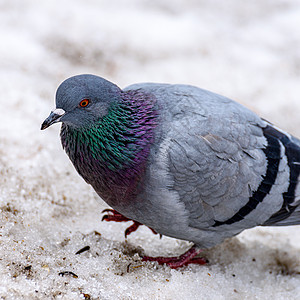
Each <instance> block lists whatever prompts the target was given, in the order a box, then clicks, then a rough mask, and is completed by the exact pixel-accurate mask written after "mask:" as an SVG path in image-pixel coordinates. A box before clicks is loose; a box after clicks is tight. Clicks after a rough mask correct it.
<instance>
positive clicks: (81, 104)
mask: <svg viewBox="0 0 300 300" xmlns="http://www.w3.org/2000/svg"><path fill="white" fill-rule="evenodd" d="M89 103H90V100H89V99H83V100H81V101H80V103H79V106H80V107H86V106H87V105H88V104H89Z"/></svg>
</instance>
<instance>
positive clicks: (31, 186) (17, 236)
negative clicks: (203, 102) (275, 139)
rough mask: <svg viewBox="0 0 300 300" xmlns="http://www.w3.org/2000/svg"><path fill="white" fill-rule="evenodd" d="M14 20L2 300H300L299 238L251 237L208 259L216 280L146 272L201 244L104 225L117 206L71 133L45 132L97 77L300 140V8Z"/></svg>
mask: <svg viewBox="0 0 300 300" xmlns="http://www.w3.org/2000/svg"><path fill="white" fill-rule="evenodd" d="M0 8H1V9H0V24H1V26H0V37H1V44H0V67H1V68H0V82H1V91H2V92H1V98H0V104H1V108H0V173H1V176H0V209H1V219H0V220H1V221H0V222H1V224H0V248H1V256H0V297H1V299H300V257H299V254H300V234H299V233H300V228H299V227H298V226H291V227H286V228H255V229H251V230H246V231H244V232H243V233H242V234H240V235H238V236H237V237H235V238H232V239H230V240H228V241H226V242H224V243H223V244H221V245H219V246H216V247H215V248H213V249H210V250H206V251H205V252H204V253H203V256H205V257H206V258H208V259H209V261H210V262H209V264H207V265H206V266H198V265H189V266H187V267H184V268H180V269H177V270H171V269H170V268H168V267H166V266H159V265H157V264H156V263H145V262H142V261H141V256H140V255H142V254H143V253H144V254H147V255H152V256H158V255H159V256H163V255H164V256H166V255H172V256H173V255H179V254H181V253H183V252H184V251H185V250H187V249H188V248H189V246H190V244H189V243H187V242H184V241H179V240H175V239H171V238H167V237H163V238H162V239H160V238H159V237H158V236H157V235H154V234H152V232H151V231H150V230H149V229H148V228H146V227H144V226H143V227H142V228H140V229H138V231H137V232H135V233H132V234H131V235H130V236H129V237H128V238H127V240H125V238H124V230H125V229H126V228H127V227H128V226H129V225H130V223H127V224H126V223H123V224H122V223H112V222H111V223H108V222H101V218H102V215H103V214H101V211H102V210H103V209H105V208H107V207H108V206H107V205H106V204H105V203H104V202H103V201H102V200H101V199H99V197H98V196H97V195H96V194H95V192H93V190H92V188H91V187H90V186H88V185H87V184H86V183H85V182H84V181H83V180H82V179H81V178H80V177H79V176H78V175H77V173H76V171H75V169H74V168H73V166H72V165H71V163H70V162H69V159H68V158H67V156H66V154H65V153H64V151H63V150H62V148H61V145H60V141H59V125H55V126H52V127H51V128H49V129H47V130H45V131H40V125H41V123H42V121H43V120H44V119H45V118H46V117H47V116H48V114H49V113H50V111H51V110H52V109H53V108H54V95H55V90H56V88H57V86H58V85H59V83H60V82H61V81H62V80H64V79H65V78H67V77H70V76H72V75H75V74H80V73H93V74H98V75H100V76H103V77H105V78H107V79H109V80H111V81H113V82H115V83H117V84H118V85H119V86H120V87H125V86H126V85H129V84H132V83H137V82H145V81H151V82H169V83H186V84H194V85H197V86H200V87H202V88H205V89H208V90H212V91H214V92H217V93H219V94H223V95H225V96H227V97H231V98H233V99H235V100H237V101H238V102H241V103H243V104H244V105H246V106H248V107H249V108H251V109H253V110H255V111H256V112H257V113H258V114H259V115H261V116H263V117H264V118H266V119H268V120H270V121H271V122H273V123H275V124H276V125H277V126H279V127H281V128H282V129H284V130H287V131H289V132H290V133H292V134H294V135H296V136H298V137H300V118H299V113H300V100H299V97H300V84H299V75H300V51H299V50H300V2H299V1H298V0H251V1H240V0H227V1H218V0H164V1H159V0H152V1H150V0H130V1H129V0H122V1H121V0H120V1H117V0H73V1H71V0H61V1H57V0H53V1H50V0H49V1H35V0H22V1H21V0H20V1H18V0H10V1H0ZM85 246H89V247H90V250H88V251H85V252H83V253H81V254H77V255H76V254H75V253H76V252H77V251H78V250H80V249H81V248H83V247H85ZM62 272H69V273H62ZM70 272H73V273H74V274H76V275H77V276H75V275H72V274H73V273H70ZM59 273H61V275H59ZM62 274H64V276H62Z"/></svg>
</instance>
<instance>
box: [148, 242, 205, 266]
mask: <svg viewBox="0 0 300 300" xmlns="http://www.w3.org/2000/svg"><path fill="white" fill-rule="evenodd" d="M200 252H201V250H200V249H197V248H196V247H195V246H193V247H192V248H191V249H189V250H188V251H187V252H185V253H184V254H182V255H180V256H174V257H162V256H159V257H150V256H144V257H143V261H157V262H158V263H159V264H160V265H162V264H167V265H168V266H169V267H170V268H171V269H177V268H180V267H183V266H187V265H189V264H199V265H204V264H206V263H207V262H208V261H207V260H206V259H205V258H201V257H195V256H196V255H198V254H199V253H200Z"/></svg>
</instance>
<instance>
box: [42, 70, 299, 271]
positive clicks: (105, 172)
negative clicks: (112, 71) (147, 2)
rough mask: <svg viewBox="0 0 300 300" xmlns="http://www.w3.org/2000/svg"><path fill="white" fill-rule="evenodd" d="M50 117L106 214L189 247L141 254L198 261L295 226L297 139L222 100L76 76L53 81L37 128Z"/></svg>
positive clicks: (196, 91)
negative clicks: (175, 252) (260, 229)
mask: <svg viewBox="0 0 300 300" xmlns="http://www.w3.org/2000/svg"><path fill="white" fill-rule="evenodd" d="M56 122H62V127H61V133H60V135H61V142H62V146H63V148H64V149H65V151H66V153H67V154H68V156H69V158H70V160H71V161H72V163H73V165H74V167H75V168H76V170H77V172H78V173H79V174H80V175H81V176H82V177H83V178H84V180H85V181H86V182H87V183H89V184H90V185H92V187H93V188H94V189H95V191H96V192H97V193H98V195H99V196H100V197H101V198H102V199H103V200H104V201H105V202H106V203H107V204H109V205H110V206H111V207H112V208H114V210H109V212H108V215H107V216H105V219H106V220H108V221H127V220H134V224H133V226H131V228H129V232H127V234H129V233H130V232H132V231H134V230H135V229H136V228H137V227H138V226H139V225H141V224H144V225H147V226H148V227H150V228H151V229H152V230H153V231H154V232H157V233H159V234H162V235H166V236H170V237H174V238H178V239H182V240H187V241H191V242H193V243H194V246H193V247H192V248H191V249H190V250H188V251H187V252H186V253H184V254H183V255H181V256H179V257H169V258H165V257H144V260H155V261H158V262H159V263H167V264H168V265H169V266H170V267H171V268H177V267H180V266H183V265H187V264H189V263H198V264H203V263H205V260H204V259H202V258H198V257H197V255H198V254H199V253H200V251H201V249H203V248H209V247H212V246H214V245H217V244H219V243H221V242H222V241H224V239H226V238H229V237H232V236H234V235H236V234H238V233H240V232H241V231H243V230H244V229H247V228H251V227H254V226H258V225H263V226H284V225H295V224H300V206H299V204H300V187H299V181H300V179H299V173H300V141H299V140H298V139H296V138H294V137H292V136H291V135H289V134H287V133H285V132H283V131H282V130H280V129H278V128H276V127H274V126H273V125H272V124H270V123H269V122H267V121H265V120H263V119H261V118H260V117H258V116H257V115H256V114H254V113H253V112H251V111H250V110H248V109H247V108H245V107H244V106H242V105H240V104H238V103H236V102H234V101H232V100H230V99H228V98H225V97H223V96H220V95H217V94H214V93H212V92H209V91H206V90H203V89H200V88H197V87H194V86H189V85H179V84H176V85H171V84H156V83H141V84H134V85H131V86H129V87H127V88H125V89H124V90H121V89H120V88H118V87H117V86H116V85H115V84H113V83H111V82H109V81H107V80H105V79H103V78H101V77H98V76H94V75H79V76H74V77H71V78H69V79H67V80H65V81H64V82H63V83H62V84H61V85H60V86H59V88H58V90H57V93H56V108H55V110H54V111H52V112H51V113H50V115H49V117H48V118H47V119H46V120H45V121H44V123H43V124H42V129H45V128H47V127H49V126H50V125H52V124H53V123H56Z"/></svg>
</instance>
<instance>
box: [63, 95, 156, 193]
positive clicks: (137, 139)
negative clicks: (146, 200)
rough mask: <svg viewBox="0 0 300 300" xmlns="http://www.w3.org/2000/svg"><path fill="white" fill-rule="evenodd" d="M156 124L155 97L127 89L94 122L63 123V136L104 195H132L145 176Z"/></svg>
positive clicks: (73, 157) (79, 166)
mask: <svg viewBox="0 0 300 300" xmlns="http://www.w3.org/2000/svg"><path fill="white" fill-rule="evenodd" d="M156 125H157V111H156V110H155V99H153V97H151V96H148V95H145V94H141V93H139V92H136V91H135V92H127V93H123V99H122V101H120V102H117V103H113V104H112V105H111V107H110V109H109V111H108V113H107V115H105V116H104V117H102V118H101V119H99V120H98V121H97V122H95V123H94V124H91V126H89V127H85V128H80V129H78V128H72V127H69V126H67V125H65V124H63V126H62V129H61V140H62V145H63V147H64V149H65V150H66V152H67V154H68V155H69V157H70V159H71V161H72V162H73V164H74V166H75V168H76V169H77V171H78V172H79V174H80V175H81V176H82V177H83V178H84V179H85V180H86V181H87V182H88V183H90V184H92V185H93V187H94V188H95V190H96V191H97V192H98V193H99V194H100V195H101V196H102V197H103V198H105V197H112V196H113V195H112V194H115V195H114V197H120V196H123V197H124V196H125V194H126V195H127V196H126V197H132V196H133V195H130V194H132V193H134V190H135V189H136V187H137V185H138V182H139V181H140V180H141V179H142V177H143V173H144V168H145V166H146V163H147V158H148V154H149V151H150V146H151V144H152V143H153V141H154V130H155V127H156ZM112 190H114V191H112ZM120 193H121V194H122V195H120ZM124 193H125V194H124Z"/></svg>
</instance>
